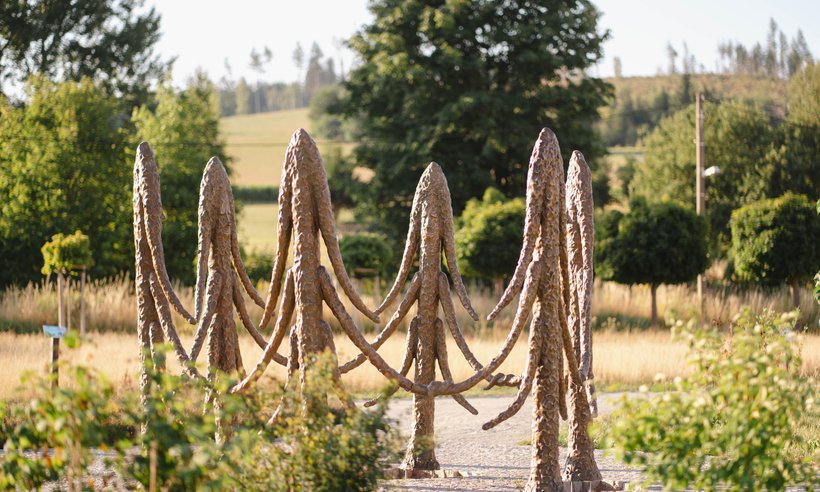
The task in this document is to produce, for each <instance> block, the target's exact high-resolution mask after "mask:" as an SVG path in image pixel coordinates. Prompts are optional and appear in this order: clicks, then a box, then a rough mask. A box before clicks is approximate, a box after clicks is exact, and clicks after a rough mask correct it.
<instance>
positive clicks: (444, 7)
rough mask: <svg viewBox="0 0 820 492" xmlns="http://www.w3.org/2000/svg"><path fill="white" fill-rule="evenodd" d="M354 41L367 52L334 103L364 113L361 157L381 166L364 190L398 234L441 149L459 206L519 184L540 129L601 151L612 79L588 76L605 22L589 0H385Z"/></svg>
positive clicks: (517, 189) (570, 145) (343, 110)
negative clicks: (599, 128)
mask: <svg viewBox="0 0 820 492" xmlns="http://www.w3.org/2000/svg"><path fill="white" fill-rule="evenodd" d="M370 10H371V12H372V14H373V16H374V20H373V22H372V23H370V24H369V25H367V26H365V27H364V28H363V29H362V30H361V31H360V32H358V33H357V34H356V35H355V36H354V37H353V38H352V39H351V40H350V46H351V48H352V49H353V50H354V52H356V54H357V55H359V57H360V58H361V60H362V63H361V64H360V65H359V66H358V67H357V68H355V69H353V70H352V71H351V72H350V75H349V78H348V80H347V82H346V83H345V87H346V89H347V91H348V97H346V99H345V100H344V101H343V104H341V105H340V106H339V108H338V112H339V113H340V114H343V115H345V116H346V117H351V118H353V117H360V122H361V131H362V134H363V135H364V136H365V137H366V138H365V140H364V142H362V143H361V144H360V145H359V146H358V147H357V148H356V150H355V157H356V162H357V165H359V166H364V167H367V168H370V169H372V170H373V171H374V172H375V173H374V174H375V175H374V177H373V180H372V181H371V182H370V183H369V186H368V187H367V194H366V195H365V196H364V197H362V198H363V206H365V207H366V211H367V212H368V213H369V214H370V215H371V217H373V218H374V219H376V220H375V221H374V226H375V227H377V228H380V229H383V230H385V231H386V232H388V233H389V235H390V237H398V236H399V235H400V233H401V232H402V229H403V227H402V224H406V223H407V221H406V218H407V216H408V214H409V209H410V206H411V203H412V198H413V186H408V183H415V182H416V180H417V179H418V176H419V175H420V174H421V173H422V171H423V169H424V167H425V166H426V165H427V164H428V163H429V162H430V160H431V159H435V160H436V162H438V163H440V164H441V166H442V168H443V169H444V171H445V174H446V175H447V180H448V182H449V185H450V191H451V194H452V199H453V207H454V211H455V213H456V214H458V213H460V212H461V210H462V209H463V208H464V205H465V204H466V202H467V200H468V199H470V198H472V197H475V196H478V195H480V194H481V193H482V192H483V190H485V189H486V188H487V187H488V186H495V187H498V188H499V189H500V190H501V191H502V192H503V193H504V194H505V195H507V196H515V195H521V194H523V192H524V182H525V179H526V168H527V159H528V158H529V156H530V152H531V149H532V143H533V141H534V140H535V138H536V137H537V135H538V132H539V130H540V129H541V128H542V127H544V126H548V127H550V128H552V129H553V130H554V131H555V133H556V134H557V135H558V139H559V141H560V142H561V144H562V145H563V147H562V151H563V152H564V155H565V157H567V158H569V155H570V152H571V151H572V149H583V150H584V154H585V155H587V157H588V158H589V159H590V161H592V162H594V161H595V159H594V157H595V156H598V155H601V153H602V149H601V147H600V146H599V144H598V141H597V137H596V136H595V134H594V132H593V130H592V128H591V122H592V121H594V120H595V119H596V118H597V117H598V116H597V115H598V108H600V107H601V106H602V105H604V104H605V102H606V101H607V99H608V97H609V93H610V86H609V85H608V84H606V83H605V82H604V81H602V80H600V79H597V78H594V77H589V76H586V75H585V73H584V72H585V70H586V69H588V68H589V67H591V66H593V65H594V64H595V63H597V62H598V61H599V60H600V59H601V56H602V45H603V42H604V40H605V39H606V38H607V36H608V33H602V32H600V31H599V26H598V18H599V15H600V14H599V12H598V11H597V10H596V9H595V7H594V6H593V5H592V4H591V3H590V2H589V1H586V0H576V1H560V0H549V1H539V2H535V1H529V0H525V1H519V2H504V1H498V0H482V1H476V2H445V1H443V0H411V1H405V0H379V1H374V2H371V4H370Z"/></svg>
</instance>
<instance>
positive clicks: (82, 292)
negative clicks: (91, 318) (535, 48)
mask: <svg viewBox="0 0 820 492" xmlns="http://www.w3.org/2000/svg"><path fill="white" fill-rule="evenodd" d="M80 335H81V336H85V267H83V268H82V270H80Z"/></svg>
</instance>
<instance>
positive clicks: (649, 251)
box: [595, 199, 709, 326]
mask: <svg viewBox="0 0 820 492" xmlns="http://www.w3.org/2000/svg"><path fill="white" fill-rule="evenodd" d="M595 243H596V245H595V246H596V249H595V275H596V277H599V278H601V279H604V280H614V281H615V282H618V283H622V284H629V285H633V284H649V288H650V289H651V292H652V326H657V323H658V307H657V290H658V286H659V285H661V284H680V283H684V282H688V281H690V280H693V279H694V278H695V277H697V275H698V274H699V273H701V272H702V271H704V270H705V269H706V267H707V266H708V264H709V262H708V260H707V257H706V223H705V221H704V220H703V219H702V218H701V217H698V216H697V215H695V213H694V212H693V211H692V210H690V209H687V208H683V207H681V206H680V205H677V204H674V203H671V202H664V203H647V202H646V200H644V199H634V200H632V202H631V203H630V207H629V213H627V214H622V213H621V212H617V211H614V212H609V213H607V214H604V217H603V219H602V220H600V221H599V223H596V231H595Z"/></svg>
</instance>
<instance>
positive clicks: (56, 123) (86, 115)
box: [0, 78, 134, 287]
mask: <svg viewBox="0 0 820 492" xmlns="http://www.w3.org/2000/svg"><path fill="white" fill-rule="evenodd" d="M27 98H28V104H27V105H25V106H23V107H14V106H12V105H11V104H9V103H8V102H7V101H3V100H0V286H2V287H5V286H6V285H9V284H11V283H25V282H28V281H34V280H37V279H38V278H39V277H40V268H41V266H42V263H41V260H42V258H41V257H40V255H39V254H38V252H39V250H40V247H41V246H42V245H43V243H45V242H46V241H47V240H48V239H49V238H51V236H52V235H53V234H56V233H59V232H63V231H74V230H78V229H82V230H83V231H84V232H85V234H87V235H88V237H89V240H90V242H91V252H92V256H93V258H94V259H95V266H94V268H92V270H91V271H90V273H91V274H92V275H95V276H102V275H114V274H115V273H118V272H122V271H126V270H128V269H129V267H130V266H131V265H133V258H134V253H133V248H134V245H133V239H132V237H131V225H130V223H131V198H130V196H131V168H130V166H128V165H127V164H126V162H128V160H129V159H133V157H132V154H131V152H130V151H129V150H127V148H128V147H131V145H130V144H129V143H128V142H129V139H128V134H127V132H126V131H125V130H124V128H123V125H124V123H125V122H124V121H123V119H122V118H121V116H120V113H119V110H118V103H117V101H116V100H115V99H113V98H112V97H110V96H107V95H106V94H105V93H104V91H102V90H101V89H99V88H97V87H95V86H94V85H93V84H92V83H91V82H90V81H89V80H83V81H81V82H67V83H63V84H55V83H52V82H49V81H46V80H44V79H40V78H38V79H33V80H32V81H31V82H30V84H29V86H28V89H27Z"/></svg>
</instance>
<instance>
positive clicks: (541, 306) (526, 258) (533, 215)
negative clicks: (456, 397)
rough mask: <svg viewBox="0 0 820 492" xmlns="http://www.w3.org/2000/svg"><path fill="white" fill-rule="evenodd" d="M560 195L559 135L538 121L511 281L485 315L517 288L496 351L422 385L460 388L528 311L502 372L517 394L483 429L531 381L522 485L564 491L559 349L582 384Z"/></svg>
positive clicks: (509, 343)
mask: <svg viewBox="0 0 820 492" xmlns="http://www.w3.org/2000/svg"><path fill="white" fill-rule="evenodd" d="M564 201H565V199H564V172H563V165H562V162H561V153H560V148H559V146H558V139H557V138H556V137H555V134H554V133H553V132H552V131H550V130H549V129H547V128H544V129H543V130H541V134H540V135H539V137H538V140H537V141H536V143H535V146H534V148H533V151H532V155H531V157H530V163H529V170H528V173H527V202H526V203H527V205H526V216H525V219H524V240H523V246H522V249H521V254H520V256H519V259H518V265H517V266H516V269H515V273H514V274H513V277H512V279H511V281H510V284H509V285H508V286H507V289H506V290H505V292H504V294H503V295H502V297H501V299H500V300H499V302H498V304H497V305H496V307H495V309H493V311H492V312H491V313H490V315H489V316H488V317H487V318H488V319H489V320H492V319H494V318H495V317H496V316H497V315H498V314H499V313H500V312H501V310H502V309H504V308H505V307H506V306H507V305H508V304H509V303H510V302H511V301H512V299H513V298H514V297H515V296H516V295H518V294H519V293H520V294H521V295H520V297H519V300H518V309H517V310H516V313H515V317H514V318H513V323H512V326H511V328H510V332H509V334H508V335H507V339H506V340H505V342H504V345H503V346H502V348H501V351H500V352H499V354H498V355H497V356H496V357H495V358H493V360H491V361H490V362H489V363H488V364H487V366H485V367H484V368H483V369H482V370H480V371H477V372H476V374H474V375H473V376H471V377H470V378H467V379H466V380H464V381H462V382H459V383H456V384H447V383H442V382H433V383H431V384H430V385H428V386H429V387H430V390H431V393H432V394H434V395H438V394H453V393H460V392H463V391H465V390H466V389H469V388H471V387H472V386H474V385H475V384H477V383H478V382H479V381H481V380H482V379H484V378H485V377H487V375H488V374H490V373H491V372H492V371H495V370H496V369H497V368H498V366H499V365H500V364H501V363H502V362H503V361H504V359H505V358H506V357H507V355H509V352H510V351H511V350H512V347H513V346H514V345H515V342H516V340H517V339H518V336H519V335H520V333H521V331H522V330H523V327H524V325H525V323H526V321H527V319H528V318H529V316H530V314H531V313H533V320H532V323H531V325H530V335H529V350H528V357H527V362H526V366H525V368H524V371H523V373H522V375H521V376H520V377H517V378H512V377H507V378H505V381H506V382H508V383H509V382H512V383H517V385H518V388H519V389H518V394H517V396H516V398H515V400H513V402H512V403H511V404H510V406H509V407H508V408H507V409H506V410H504V411H503V412H501V413H500V414H499V415H498V416H497V417H495V418H494V419H492V420H490V421H488V422H486V423H485V424H484V425H483V428H484V429H485V430H486V429H490V428H492V427H494V426H496V425H498V424H499V423H501V422H503V421H504V420H506V419H508V418H510V417H511V416H513V415H515V414H516V413H517V412H518V411H519V410H520V409H521V407H522V406H523V405H524V402H525V401H526V399H527V396H528V395H529V393H530V391H531V390H532V387H533V385H535V405H534V407H533V422H532V429H533V437H532V464H531V467H530V477H529V480H528V482H527V487H526V490H532V491H541V490H564V486H563V482H562V479H561V472H560V469H559V466H558V416H559V414H560V415H561V416H562V417H564V418H566V406H565V402H564V394H565V388H563V385H562V380H563V378H562V365H563V364H562V355H563V354H565V355H566V357H567V362H568V364H567V366H568V372H569V377H570V380H571V381H572V382H573V383H574V384H577V385H581V380H580V376H579V375H578V365H577V363H576V360H575V352H574V350H573V347H572V340H571V337H570V335H569V329H568V327H567V319H566V310H565V306H566V305H567V304H568V303H569V288H568V284H569V275H568V272H567V267H566V265H567V255H566V236H565V230H566V214H565V209H564V207H565V204H564ZM492 384H493V383H492V382H491V385H492ZM579 398H581V399H583V401H584V402H585V400H586V395H585V394H583V393H581V395H580V396H579ZM584 404H586V403H584Z"/></svg>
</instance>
